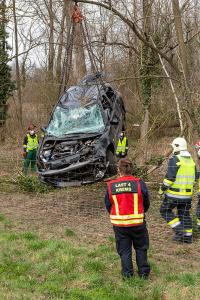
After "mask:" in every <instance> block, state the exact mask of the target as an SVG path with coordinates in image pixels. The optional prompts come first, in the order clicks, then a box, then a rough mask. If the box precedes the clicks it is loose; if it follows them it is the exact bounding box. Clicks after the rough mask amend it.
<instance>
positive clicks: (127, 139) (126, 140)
mask: <svg viewBox="0 0 200 300" xmlns="http://www.w3.org/2000/svg"><path fill="white" fill-rule="evenodd" d="M127 153H128V138H127V137H126V154H127Z"/></svg>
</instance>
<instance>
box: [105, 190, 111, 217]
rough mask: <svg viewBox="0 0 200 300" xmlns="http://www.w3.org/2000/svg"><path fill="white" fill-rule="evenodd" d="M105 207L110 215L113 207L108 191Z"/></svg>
mask: <svg viewBox="0 0 200 300" xmlns="http://www.w3.org/2000/svg"><path fill="white" fill-rule="evenodd" d="M105 206H106V209H107V211H108V212H109V213H110V210H111V206H112V205H111V203H110V198H109V193H108V190H107V191H106V194H105Z"/></svg>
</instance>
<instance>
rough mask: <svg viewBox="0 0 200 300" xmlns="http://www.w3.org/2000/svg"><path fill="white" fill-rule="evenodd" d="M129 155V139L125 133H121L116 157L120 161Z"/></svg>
mask: <svg viewBox="0 0 200 300" xmlns="http://www.w3.org/2000/svg"><path fill="white" fill-rule="evenodd" d="M127 153H128V139H127V137H126V134H125V132H124V131H122V132H121V133H120V136H119V140H118V143H117V149H116V157H117V159H118V160H119V159H120V158H124V157H126V155H127Z"/></svg>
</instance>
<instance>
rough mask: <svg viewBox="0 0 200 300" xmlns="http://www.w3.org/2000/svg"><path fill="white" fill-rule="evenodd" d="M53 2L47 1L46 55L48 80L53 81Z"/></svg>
mask: <svg viewBox="0 0 200 300" xmlns="http://www.w3.org/2000/svg"><path fill="white" fill-rule="evenodd" d="M52 1H53V0H49V7H48V12H49V54H48V74H49V78H50V79H51V80H53V77H54V76H53V75H54V74H53V71H54V58H55V49H54V14H53V3H52Z"/></svg>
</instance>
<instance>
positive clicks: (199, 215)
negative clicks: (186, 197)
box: [197, 195, 200, 220]
mask: <svg viewBox="0 0 200 300" xmlns="http://www.w3.org/2000/svg"><path fill="white" fill-rule="evenodd" d="M197 218H198V219H199V220H200V196H199V195H198V203H197Z"/></svg>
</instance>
